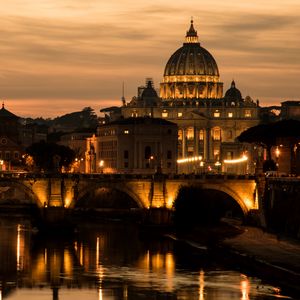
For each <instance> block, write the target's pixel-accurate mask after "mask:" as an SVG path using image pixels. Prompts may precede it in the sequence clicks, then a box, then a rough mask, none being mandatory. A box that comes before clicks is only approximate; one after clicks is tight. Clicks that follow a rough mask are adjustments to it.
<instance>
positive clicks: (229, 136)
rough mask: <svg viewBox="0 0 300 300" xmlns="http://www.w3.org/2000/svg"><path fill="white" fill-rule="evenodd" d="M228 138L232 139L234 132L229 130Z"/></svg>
mask: <svg viewBox="0 0 300 300" xmlns="http://www.w3.org/2000/svg"><path fill="white" fill-rule="evenodd" d="M227 137H228V138H229V139H232V130H228V132H227Z"/></svg>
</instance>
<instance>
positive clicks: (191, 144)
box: [102, 21, 260, 173]
mask: <svg viewBox="0 0 300 300" xmlns="http://www.w3.org/2000/svg"><path fill="white" fill-rule="evenodd" d="M259 110H260V107H259V103H258V101H253V100H252V99H251V98H250V97H249V96H247V97H245V98H243V97H242V94H241V92H240V91H239V89H238V88H237V87H236V84H235V82H234V81H232V83H231V87H230V88H229V89H228V90H227V91H226V93H225V95H224V96H223V83H222V82H221V81H220V74H219V70H218V66H217V63H216V61H215V59H214V57H213V56H212V55H211V54H210V53H209V52H208V51H207V50H206V49H205V48H203V47H202V46H201V45H200V43H199V41H198V35H197V31H196V30H195V28H194V24H193V21H191V25H190V28H189V30H188V31H187V33H186V37H185V42H184V43H183V46H182V47H180V48H179V49H178V50H176V51H175V52H174V54H172V55H171V57H170V59H169V60H168V62H167V64H166V66H165V71H164V75H163V81H162V83H161V85H160V97H158V95H157V93H156V91H155V89H154V87H153V83H152V81H150V80H147V82H146V86H145V87H144V88H143V89H142V90H141V89H140V91H139V92H138V95H137V96H136V97H133V98H132V100H131V101H129V102H128V103H126V101H125V99H122V106H121V107H112V108H106V109H104V110H102V112H104V113H106V114H107V116H108V117H109V118H110V120H116V119H118V118H120V117H123V118H130V117H144V116H150V117H154V118H163V119H165V120H168V121H171V122H174V123H176V124H177V125H178V151H177V154H178V159H179V162H180V163H179V164H178V172H179V173H190V172H202V171H203V172H207V171H210V172H221V171H223V172H225V171H226V172H233V173H247V172H249V173H254V165H253V164H252V163H250V162H249V161H250V160H248V159H246V162H245V159H244V158H245V157H247V156H249V155H251V153H252V149H251V148H249V147H250V146H245V145H243V144H240V143H238V142H236V138H237V137H238V136H239V135H240V133H241V132H243V131H244V130H246V129H247V128H249V127H252V126H255V125H257V124H258V123H259V121H260V120H259ZM225 160H226V161H227V163H224V161H225ZM230 161H232V162H230ZM240 162H241V163H242V166H241V167H240V166H239V165H238V164H239V163H240Z"/></svg>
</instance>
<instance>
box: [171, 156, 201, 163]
mask: <svg viewBox="0 0 300 300" xmlns="http://www.w3.org/2000/svg"><path fill="white" fill-rule="evenodd" d="M201 160H202V156H194V157H185V158H181V159H178V160H177V163H178V164H185V163H190V162H195V161H201Z"/></svg>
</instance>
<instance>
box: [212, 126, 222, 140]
mask: <svg viewBox="0 0 300 300" xmlns="http://www.w3.org/2000/svg"><path fill="white" fill-rule="evenodd" d="M212 137H213V140H214V141H220V140H221V128H220V127H215V128H214V129H213V132H212Z"/></svg>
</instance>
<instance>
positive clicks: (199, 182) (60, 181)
mask: <svg viewBox="0 0 300 300" xmlns="http://www.w3.org/2000/svg"><path fill="white" fill-rule="evenodd" d="M184 186H190V187H198V188H201V189H209V190H217V191H221V192H223V193H225V194H227V195H229V196H230V197H231V198H232V199H234V200H235V201H236V202H237V203H238V204H239V206H240V208H241V209H242V211H243V213H244V215H247V214H248V212H249V211H250V210H258V209H259V201H258V198H259V197H258V194H259V189H258V188H257V184H256V180H255V178H254V177H253V176H236V175H208V174H202V175H173V176H168V175H154V176H153V175H129V174H113V175H107V174H56V175H53V174H33V173H2V174H0V203H1V201H5V200H7V199H11V200H12V201H13V202H14V201H15V202H18V201H19V202H24V201H25V202H29V203H36V204H37V205H38V206H39V207H65V208H73V207H75V206H76V203H77V202H78V201H80V200H81V199H83V198H84V197H85V196H86V195H87V194H89V195H91V193H92V192H93V191H96V190H97V189H99V188H108V189H112V190H118V191H120V192H123V193H125V194H127V195H129V196H130V197H131V198H132V199H133V200H134V201H135V202H136V203H137V205H138V207H140V208H142V209H151V208H168V209H171V208H172V206H173V203H174V201H175V199H176V197H177V194H178V192H179V190H180V188H181V187H184ZM13 202H12V203H13Z"/></svg>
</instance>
